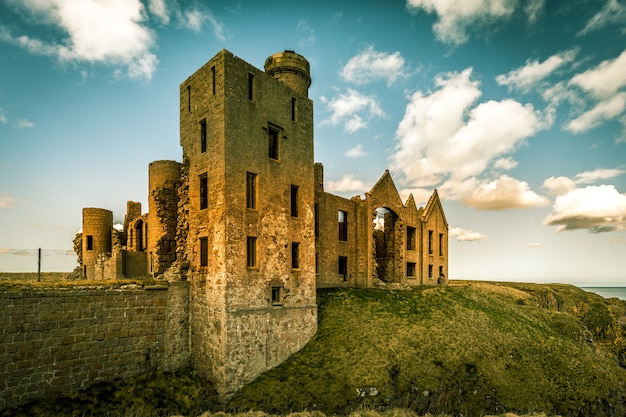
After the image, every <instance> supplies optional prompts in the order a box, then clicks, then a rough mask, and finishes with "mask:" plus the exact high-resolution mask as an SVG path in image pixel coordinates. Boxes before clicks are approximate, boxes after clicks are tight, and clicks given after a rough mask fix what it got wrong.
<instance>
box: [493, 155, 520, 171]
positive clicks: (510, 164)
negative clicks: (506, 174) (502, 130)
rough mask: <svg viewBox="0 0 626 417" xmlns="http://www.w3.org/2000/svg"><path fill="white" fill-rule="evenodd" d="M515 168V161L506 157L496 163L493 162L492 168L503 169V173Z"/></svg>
mask: <svg viewBox="0 0 626 417" xmlns="http://www.w3.org/2000/svg"><path fill="white" fill-rule="evenodd" d="M516 166H517V161H516V160H514V159H513V158H511V157H510V156H507V157H506V158H500V159H498V160H497V161H496V162H494V164H493V167H494V168H495V169H503V170H505V171H509V170H511V169H513V168H515V167H516Z"/></svg>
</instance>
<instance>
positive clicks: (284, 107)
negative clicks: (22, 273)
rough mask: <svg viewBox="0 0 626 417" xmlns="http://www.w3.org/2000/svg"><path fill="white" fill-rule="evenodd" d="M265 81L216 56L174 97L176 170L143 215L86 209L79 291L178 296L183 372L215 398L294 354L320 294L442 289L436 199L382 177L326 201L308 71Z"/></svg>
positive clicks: (294, 68)
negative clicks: (126, 288) (155, 283)
mask: <svg viewBox="0 0 626 417" xmlns="http://www.w3.org/2000/svg"><path fill="white" fill-rule="evenodd" d="M264 69H265V70H264V71H261V70H260V69H257V68H255V67H254V66H252V65H250V64H248V63H247V62H245V61H243V60H241V59H240V58H238V57H236V56H234V55H233V54H232V53H230V52H228V51H226V50H222V51H220V52H219V53H218V54H217V55H215V56H214V57H213V58H212V59H211V60H210V61H209V62H207V63H206V64H205V65H204V66H202V67H201V68H200V69H198V70H197V71H196V72H195V73H194V74H193V75H191V76H190V77H189V78H188V79H187V80H185V81H184V82H183V83H182V84H181V85H180V144H181V146H182V150H183V156H182V163H179V162H176V161H155V162H152V163H151V164H150V165H149V169H148V177H149V190H148V212H147V214H144V213H142V209H141V204H140V203H136V202H132V201H129V202H128V203H127V212H126V216H125V218H124V223H123V229H122V230H118V229H115V228H113V213H111V211H109V210H106V209H102V208H85V209H83V230H82V235H80V236H78V237H77V241H76V243H77V244H76V247H77V248H78V250H77V251H78V255H79V263H80V267H81V272H82V274H83V276H84V277H85V278H87V279H117V278H125V277H146V276H152V277H156V278H157V279H162V280H163V281H164V282H165V281H168V282H169V283H175V282H182V281H187V282H188V286H189V287H188V288H189V294H188V300H189V301H188V319H187V321H186V323H187V324H186V326H187V329H186V331H187V333H188V343H189V346H188V351H189V352H190V355H189V356H190V357H189V361H190V362H191V366H193V367H194V368H195V369H196V370H198V371H200V372H201V373H202V374H203V375H205V376H206V377H207V378H208V379H210V380H211V381H212V382H213V383H214V384H215V385H216V387H217V389H218V391H219V392H220V393H222V394H228V393H231V392H233V391H235V390H236V389H238V388H239V387H241V386H242V385H243V384H245V383H247V382H250V381H251V380H253V379H254V378H255V377H256V376H258V375H259V374H260V373H261V372H263V371H265V370H267V369H269V368H272V367H274V366H277V365H278V364H280V363H281V362H282V361H284V360H285V359H286V358H288V357H289V356H290V355H292V354H293V353H295V352H297V351H298V350H300V349H301V348H302V347H303V346H304V345H305V344H306V343H307V342H308V341H309V340H310V339H311V338H312V337H313V335H314V334H315V332H316V329H317V305H316V289H317V288H325V287H354V288H368V287H373V286H376V285H385V284H396V285H399V286H421V285H436V284H445V283H446V277H447V276H448V224H447V222H446V218H445V215H444V212H443V208H442V206H441V202H440V200H439V197H438V195H437V192H436V191H434V192H433V194H432V196H431V198H430V199H429V201H428V203H427V204H426V206H425V207H420V208H417V206H416V203H415V201H414V199H413V196H409V198H408V199H407V201H406V202H404V203H403V202H402V200H401V198H400V195H399V194H398V191H397V189H396V186H395V184H394V182H393V179H392V178H391V175H390V174H389V172H388V171H385V173H384V174H383V175H382V176H381V178H380V179H379V180H378V182H377V183H376V184H375V185H374V187H373V188H372V189H371V190H370V191H369V192H368V193H366V194H365V196H364V198H361V197H360V196H356V197H352V198H351V199H347V198H343V197H340V196H336V195H333V194H330V193H328V192H326V191H324V186H323V183H324V178H323V177H324V173H323V166H322V164H319V163H315V162H314V156H313V147H314V146H313V102H312V100H311V99H309V97H308V88H309V86H310V84H311V76H310V68H309V63H308V61H307V60H306V59H305V58H304V57H302V56H301V55H298V54H297V53H295V52H293V51H284V52H280V53H276V54H274V55H272V56H270V57H269V58H268V59H267V60H266V62H265V68H264Z"/></svg>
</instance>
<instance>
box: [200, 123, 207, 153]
mask: <svg viewBox="0 0 626 417" xmlns="http://www.w3.org/2000/svg"><path fill="white" fill-rule="evenodd" d="M206 149H207V144H206V119H204V120H202V121H201V122H200V152H206Z"/></svg>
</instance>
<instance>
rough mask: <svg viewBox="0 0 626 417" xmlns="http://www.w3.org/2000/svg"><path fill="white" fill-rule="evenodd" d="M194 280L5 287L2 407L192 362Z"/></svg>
mask: <svg viewBox="0 0 626 417" xmlns="http://www.w3.org/2000/svg"><path fill="white" fill-rule="evenodd" d="M188 294H189V290H188V286H187V283H184V282H180V283H174V284H173V285H171V286H158V287H145V288H141V287H136V286H133V288H128V287H127V288H111V287H109V288H106V287H90V288H86V287H85V288H80V289H73V288H65V289H44V290H32V289H31V290H22V291H14V290H8V291H2V292H0V309H1V310H2V316H0V392H1V393H2V395H0V410H1V409H4V408H9V407H13V406H17V405H19V404H22V403H24V402H27V401H29V400H32V399H36V398H41V397H45V396H51V395H57V394H59V393H62V392H67V391H69V390H72V389H80V388H85V387H87V386H89V385H91V384H93V383H96V382H102V381H110V380H113V379H115V378H128V377H130V376H133V375H135V374H138V373H141V372H143V371H146V370H151V369H162V370H176V369H179V368H181V367H184V366H186V365H188V364H189V343H188V339H189V335H188V325H187V320H188V311H189V310H188V308H189V306H188Z"/></svg>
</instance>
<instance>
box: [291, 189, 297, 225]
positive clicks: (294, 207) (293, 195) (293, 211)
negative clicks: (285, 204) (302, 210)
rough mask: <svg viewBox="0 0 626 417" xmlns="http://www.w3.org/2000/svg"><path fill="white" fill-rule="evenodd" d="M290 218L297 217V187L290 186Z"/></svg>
mask: <svg viewBox="0 0 626 417" xmlns="http://www.w3.org/2000/svg"><path fill="white" fill-rule="evenodd" d="M291 217H298V186H297V185H293V184H292V185H291Z"/></svg>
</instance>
